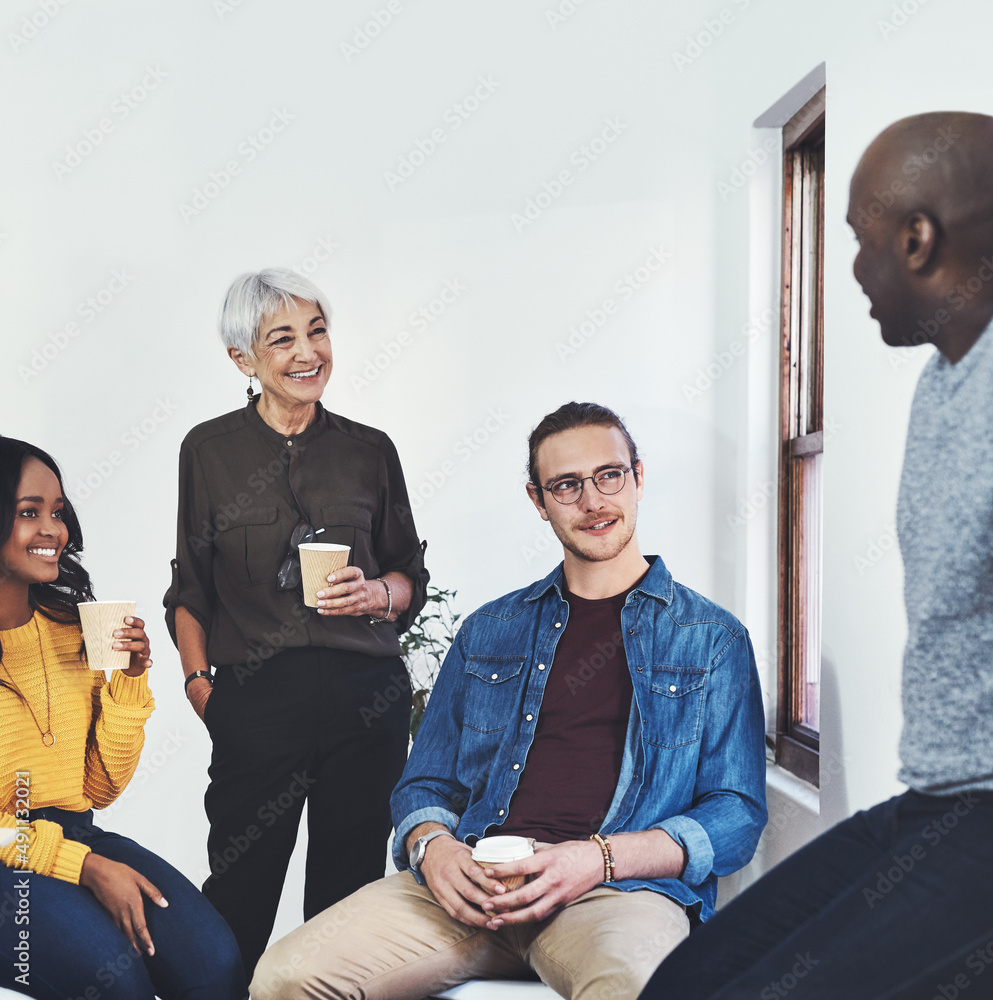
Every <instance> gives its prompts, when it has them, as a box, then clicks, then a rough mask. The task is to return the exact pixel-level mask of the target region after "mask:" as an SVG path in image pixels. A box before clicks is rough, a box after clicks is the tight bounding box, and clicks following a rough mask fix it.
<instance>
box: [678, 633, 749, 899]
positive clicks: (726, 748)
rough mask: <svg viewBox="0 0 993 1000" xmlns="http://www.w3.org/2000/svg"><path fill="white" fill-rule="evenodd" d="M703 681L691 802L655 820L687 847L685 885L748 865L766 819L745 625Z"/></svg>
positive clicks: (722, 651) (719, 656) (700, 882)
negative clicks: (704, 691)
mask: <svg viewBox="0 0 993 1000" xmlns="http://www.w3.org/2000/svg"><path fill="white" fill-rule="evenodd" d="M709 684H710V690H709V691H708V694H707V701H706V707H705V709H704V721H703V734H702V745H701V748H700V756H699V767H698V770H697V778H696V784H695V787H694V790H693V805H692V807H691V808H690V809H688V810H686V811H685V812H683V813H681V814H680V815H677V816H671V817H669V818H668V819H666V820H664V821H663V822H662V823H660V824H659V828H660V829H662V830H665V832H666V833H668V834H669V836H670V837H672V839H673V840H675V841H676V843H678V844H679V845H680V846H682V847H683V848H684V849H685V851H686V855H687V862H686V869H685V871H684V872H683V875H682V881H684V882H685V883H686V884H687V885H701V884H702V883H703V882H704V880H705V879H706V878H707V877H708V876H709V875H710V874H711V873H713V874H715V875H729V874H730V873H731V872H735V871H737V870H738V869H739V868H741V867H742V866H743V865H746V864H747V863H748V862H749V861H750V860H751V858H752V855H753V854H754V853H755V848H756V846H757V845H758V841H759V836H760V835H761V833H762V829H763V828H764V826H765V824H766V820H767V819H768V813H767V811H766V804H765V713H764V711H763V707H762V693H761V688H760V686H759V679H758V671H757V670H756V668H755V655H754V653H753V652H752V643H751V640H750V639H749V637H748V633H747V631H745V630H742V631H741V633H740V634H739V635H737V636H736V637H735V638H733V639H732V640H731V641H730V642H729V643H728V644H727V645H726V646H725V647H724V649H723V650H721V652H720V653H719V654H718V656H717V657H716V662H714V663H713V664H712V669H711V672H710V681H709Z"/></svg>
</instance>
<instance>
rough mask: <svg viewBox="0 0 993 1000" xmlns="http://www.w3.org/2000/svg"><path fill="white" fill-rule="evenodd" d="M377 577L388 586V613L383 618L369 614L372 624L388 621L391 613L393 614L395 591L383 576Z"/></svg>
mask: <svg viewBox="0 0 993 1000" xmlns="http://www.w3.org/2000/svg"><path fill="white" fill-rule="evenodd" d="M376 579H377V580H378V581H379V582H380V583H381V584H382V585H383V586H384V587H385V588H386V614H385V616H384V617H382V618H377V617H376V616H375V615H369V624H370V625H378V624H379V623H380V622H388V621H389V620H390V615H391V614H393V592H392V591H391V590H390V585H389V584H388V583H387V582H386V581H385V580H384V579H383V578H382V577H381V576H377V577H376Z"/></svg>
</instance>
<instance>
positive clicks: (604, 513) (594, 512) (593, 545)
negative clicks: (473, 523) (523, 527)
mask: <svg viewBox="0 0 993 1000" xmlns="http://www.w3.org/2000/svg"><path fill="white" fill-rule="evenodd" d="M630 464H631V453H630V451H629V449H628V446H627V443H626V442H625V440H624V436H623V435H622V434H621V432H620V431H619V430H618V429H617V428H616V427H608V426H600V425H594V426H586V427H574V428H571V429H570V430H567V431H561V432H560V433H558V434H552V435H550V436H549V437H547V438H545V440H544V441H542V442H541V444H540V445H539V446H538V453H537V471H538V476H539V480H540V482H541V484H542V486H545V487H548V486H551V485H552V483H554V482H556V481H558V480H560V479H566V478H570V479H582V478H583V477H585V476H593V475H596V473H598V472H600V471H601V470H604V469H618V470H621V469H626V468H628V466H629V465H630ZM635 469H636V470H637V472H638V480H637V483H636V482H635V476H634V472H629V473H627V475H626V477H625V480H624V487H623V489H621V491H620V492H619V493H615V494H613V495H611V496H604V495H603V494H602V493H601V492H600V491H599V490H598V489H597V488H596V486H594V485H593V483H592V482H590V480H588V479H587V480H586V482H584V483H583V493H582V495H581V496H580V498H579V500H577V501H576V502H575V503H571V504H561V503H559V502H558V501H557V500H555V499H554V498H553V497H552V495H551V494H550V493H549V492H547V490H546V491H545V493H544V495H543V497H539V495H538V490H537V489H536V487H534V486H533V485H532V484H530V483H529V484H528V495H529V496H530V497H531V501H532V503H534V505H535V507H536V508H537V509H538V513H539V514H541V516H542V518H544V520H546V521H548V523H549V524H550V525H551V526H552V531H554V532H555V535H556V537H557V538H558V540H559V541H560V542H561V543H562V545H563V547H564V548H565V558H566V563H567V565H568V564H570V563H577V562H578V563H602V562H608V561H610V560H614V559H618V558H626V557H629V556H632V555H634V556H636V557H637V558H638V559H640V558H641V556H640V553H638V551H637V549H638V545H637V541H636V540H635V526H636V524H637V520H638V501H639V500H640V499H641V496H642V491H643V488H644V487H643V483H642V468H641V462H638V463H637V465H635ZM542 499H543V500H544V504H542V502H541V501H542Z"/></svg>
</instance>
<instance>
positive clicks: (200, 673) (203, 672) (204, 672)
mask: <svg viewBox="0 0 993 1000" xmlns="http://www.w3.org/2000/svg"><path fill="white" fill-rule="evenodd" d="M198 677H206V678H207V680H208V681H210V683H211V684H213V683H214V675H213V674H212V673H211V672H210V671H209V670H194V671H193V673H192V674H188V675H187V677H186V682H185V683H184V684H183V690H184V691H185V692H187V694H188V693H189V690H190V684H191V683H192V682H193V681H195V680H196V679H197V678H198Z"/></svg>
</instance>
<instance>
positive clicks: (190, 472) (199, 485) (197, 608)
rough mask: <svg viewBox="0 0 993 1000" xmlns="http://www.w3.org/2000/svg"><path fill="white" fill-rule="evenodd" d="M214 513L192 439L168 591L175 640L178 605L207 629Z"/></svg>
mask: <svg viewBox="0 0 993 1000" xmlns="http://www.w3.org/2000/svg"><path fill="white" fill-rule="evenodd" d="M212 524H213V513H212V511H211V506H210V493H209V491H208V488H207V480H206V477H205V476H204V473H203V468H202V467H201V464H200V456H199V454H198V453H197V449H196V448H195V447H194V446H193V445H192V444H191V443H190V441H189V439H187V440H186V441H184V442H183V445H182V448H181V449H180V452H179V516H178V524H177V529H176V558H175V559H173V561H172V583H171V584H170V586H169V589H168V590H167V591H166V594H165V598H164V599H163V604H164V605H165V608H166V625H167V626H168V628H169V634H170V635H171V636H172V641H173V642H175V641H176V609H177V608H180V607H182V608H186V610H187V611H189V613H190V614H191V615H193V617H194V618H195V619H196V620H197V622H199V624H200V627H201V628H202V629H203V630H204V632H205V633H209V631H210V620H211V614H212V609H213V604H214V600H215V594H214V583H213V559H214V546H213V531H212Z"/></svg>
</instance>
